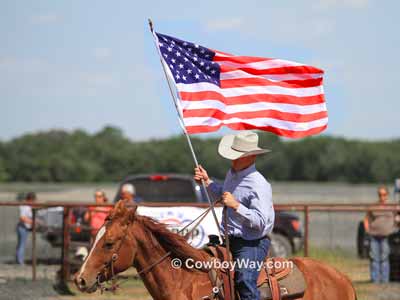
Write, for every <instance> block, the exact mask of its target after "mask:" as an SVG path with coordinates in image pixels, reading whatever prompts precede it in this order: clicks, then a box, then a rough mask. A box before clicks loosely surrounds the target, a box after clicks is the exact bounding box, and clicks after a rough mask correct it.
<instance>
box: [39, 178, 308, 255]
mask: <svg viewBox="0 0 400 300" xmlns="http://www.w3.org/2000/svg"><path fill="white" fill-rule="evenodd" d="M125 183H131V184H133V185H134V186H135V188H136V198H135V200H136V201H137V202H138V203H145V202H159V203H160V202H165V203H174V202H176V203H208V202H207V199H206V196H205V191H204V189H203V187H202V186H200V185H198V184H197V183H196V182H195V181H194V180H193V177H192V176H191V175H184V174H141V175H131V176H128V177H126V178H125V179H124V180H122V181H121V182H120V184H119V187H118V190H117V192H116V195H115V197H114V202H115V201H118V200H119V199H120V190H121V187H122V185H123V184H125ZM84 212H85V210H84V209H82V208H80V209H75V210H74V211H73V214H72V215H73V219H72V220H71V221H72V223H73V226H72V228H73V230H72V232H71V240H72V241H77V242H80V244H82V242H87V243H89V239H90V237H89V232H88V230H81V229H80V227H81V226H83V227H84V226H85V225H86V227H87V224H84V223H83V221H82V220H83V215H84ZM48 214H52V215H53V216H51V217H48V218H47V220H51V222H50V224H48V230H47V231H45V232H44V237H45V239H47V240H48V241H49V242H50V243H51V244H52V245H53V246H55V247H57V246H60V245H61V236H62V235H61V232H60V231H61V224H62V219H61V218H62V217H61V216H62V208H59V209H53V210H52V211H49V212H48ZM194 217H195V216H194ZM271 238H272V247H271V251H272V254H273V255H274V256H281V257H287V256H290V255H292V254H293V253H295V252H297V251H298V250H300V249H301V247H302V244H303V234H302V228H301V223H300V220H299V218H298V216H296V215H295V214H292V213H288V212H276V217H275V225H274V230H273V234H272V235H271Z"/></svg>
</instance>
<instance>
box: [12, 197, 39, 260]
mask: <svg viewBox="0 0 400 300" xmlns="http://www.w3.org/2000/svg"><path fill="white" fill-rule="evenodd" d="M35 201H36V194H35V193H34V192H29V193H27V194H26V196H25V202H26V203H29V204H30V203H33V202H35ZM31 229H32V207H31V206H30V205H21V206H20V207H19V220H18V224H17V240H18V242H17V248H16V262H17V263H18V264H20V265H24V264H25V247H26V241H27V240H28V235H29V231H31Z"/></svg>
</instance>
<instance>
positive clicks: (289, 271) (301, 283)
mask: <svg viewBox="0 0 400 300" xmlns="http://www.w3.org/2000/svg"><path fill="white" fill-rule="evenodd" d="M204 250H205V251H206V252H207V253H208V254H210V255H211V256H212V257H214V258H216V259H219V260H220V261H230V260H231V257H230V253H229V255H228V253H227V251H226V248H225V247H223V246H219V245H208V246H206V247H205V248H204ZM228 272H229V270H217V271H215V270H212V271H210V273H209V275H210V280H211V282H212V283H213V286H214V287H218V289H220V290H222V291H220V293H219V294H218V297H219V298H220V299H225V300H235V299H239V297H238V295H231V293H230V289H229V277H228ZM233 275H234V274H233V271H232V272H231V278H233ZM221 287H222V289H221ZM257 287H258V289H259V291H260V294H261V299H262V300H291V299H297V298H301V297H303V296H304V292H305V290H306V282H305V280H304V277H303V274H302V273H301V271H300V270H299V269H298V268H297V266H296V265H295V264H294V263H293V262H291V261H290V260H287V259H285V258H276V257H275V258H271V257H267V258H266V259H265V263H264V267H263V268H262V269H261V271H260V274H259V276H258V280H257Z"/></svg>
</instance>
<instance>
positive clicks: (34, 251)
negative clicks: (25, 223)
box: [32, 208, 36, 281]
mask: <svg viewBox="0 0 400 300" xmlns="http://www.w3.org/2000/svg"><path fill="white" fill-rule="evenodd" d="M35 280H36V208H32V281H35Z"/></svg>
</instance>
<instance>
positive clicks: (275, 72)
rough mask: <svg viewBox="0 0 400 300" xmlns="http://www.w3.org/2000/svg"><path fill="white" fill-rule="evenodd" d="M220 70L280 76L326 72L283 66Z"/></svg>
mask: <svg viewBox="0 0 400 300" xmlns="http://www.w3.org/2000/svg"><path fill="white" fill-rule="evenodd" d="M219 66H220V70H221V73H225V72H231V71H237V70H242V71H244V72H246V73H249V74H253V75H279V74H288V73H293V74H323V73H324V71H322V70H320V69H317V68H314V67H311V66H285V67H284V66H283V67H277V68H269V69H254V68H248V67H231V66H227V65H221V64H219Z"/></svg>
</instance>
